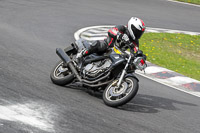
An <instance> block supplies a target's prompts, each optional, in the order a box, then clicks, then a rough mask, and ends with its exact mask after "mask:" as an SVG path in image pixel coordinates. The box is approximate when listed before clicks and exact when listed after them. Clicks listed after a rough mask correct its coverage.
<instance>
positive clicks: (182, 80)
mask: <svg viewBox="0 0 200 133" xmlns="http://www.w3.org/2000/svg"><path fill="white" fill-rule="evenodd" d="M161 80H163V82H165V83H169V84H172V85H182V84H188V83H193V82H195V83H200V82H199V81H198V80H195V79H192V78H189V77H181V76H176V77H171V78H167V79H161Z"/></svg>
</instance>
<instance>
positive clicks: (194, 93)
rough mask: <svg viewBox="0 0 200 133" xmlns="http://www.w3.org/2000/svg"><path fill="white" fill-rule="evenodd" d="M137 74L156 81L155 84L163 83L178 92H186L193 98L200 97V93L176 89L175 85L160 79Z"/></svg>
mask: <svg viewBox="0 0 200 133" xmlns="http://www.w3.org/2000/svg"><path fill="white" fill-rule="evenodd" d="M136 74H138V75H141V76H143V77H145V78H148V79H150V80H153V81H155V82H158V83H161V84H163V85H165V86H168V87H171V88H174V89H176V90H179V91H182V92H185V93H187V94H190V95H193V96H196V97H200V92H192V91H186V90H183V89H180V88H178V87H175V86H173V85H170V84H167V83H165V82H163V81H161V80H160V79H157V78H151V77H149V76H147V75H145V74H143V73H139V72H136Z"/></svg>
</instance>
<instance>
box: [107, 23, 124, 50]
mask: <svg viewBox="0 0 200 133" xmlns="http://www.w3.org/2000/svg"><path fill="white" fill-rule="evenodd" d="M124 32H125V27H124V26H123V25H117V26H115V27H114V28H111V29H109V30H108V39H107V43H108V47H113V46H114V42H115V41H116V39H117V35H119V34H123V33H124Z"/></svg>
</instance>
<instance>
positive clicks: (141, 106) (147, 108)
mask: <svg viewBox="0 0 200 133" xmlns="http://www.w3.org/2000/svg"><path fill="white" fill-rule="evenodd" d="M177 104H180V105H185V106H197V105H195V104H192V103H187V102H181V101H176V100H173V99H168V98H163V97H157V96H150V95H144V94H138V95H136V97H135V98H134V99H133V100H132V101H130V102H129V103H127V104H126V105H124V106H122V107H119V109H121V110H125V111H132V112H140V113H158V112H160V110H180V109H179V108H177V107H176V106H175V105H177Z"/></svg>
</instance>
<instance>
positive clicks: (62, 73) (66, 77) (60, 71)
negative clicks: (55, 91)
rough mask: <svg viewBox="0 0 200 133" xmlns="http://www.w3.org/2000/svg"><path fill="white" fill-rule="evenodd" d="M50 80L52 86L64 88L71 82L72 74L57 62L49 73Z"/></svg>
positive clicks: (61, 63)
mask: <svg viewBox="0 0 200 133" xmlns="http://www.w3.org/2000/svg"><path fill="white" fill-rule="evenodd" d="M50 78H51V81H52V82H53V83H54V84H57V85H61V86H64V85H67V84H69V83H71V82H72V81H73V79H74V74H72V72H71V71H70V69H68V67H64V65H63V62H62V61H59V62H58V63H57V64H56V65H55V67H54V68H53V70H52V71H51V74H50Z"/></svg>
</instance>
